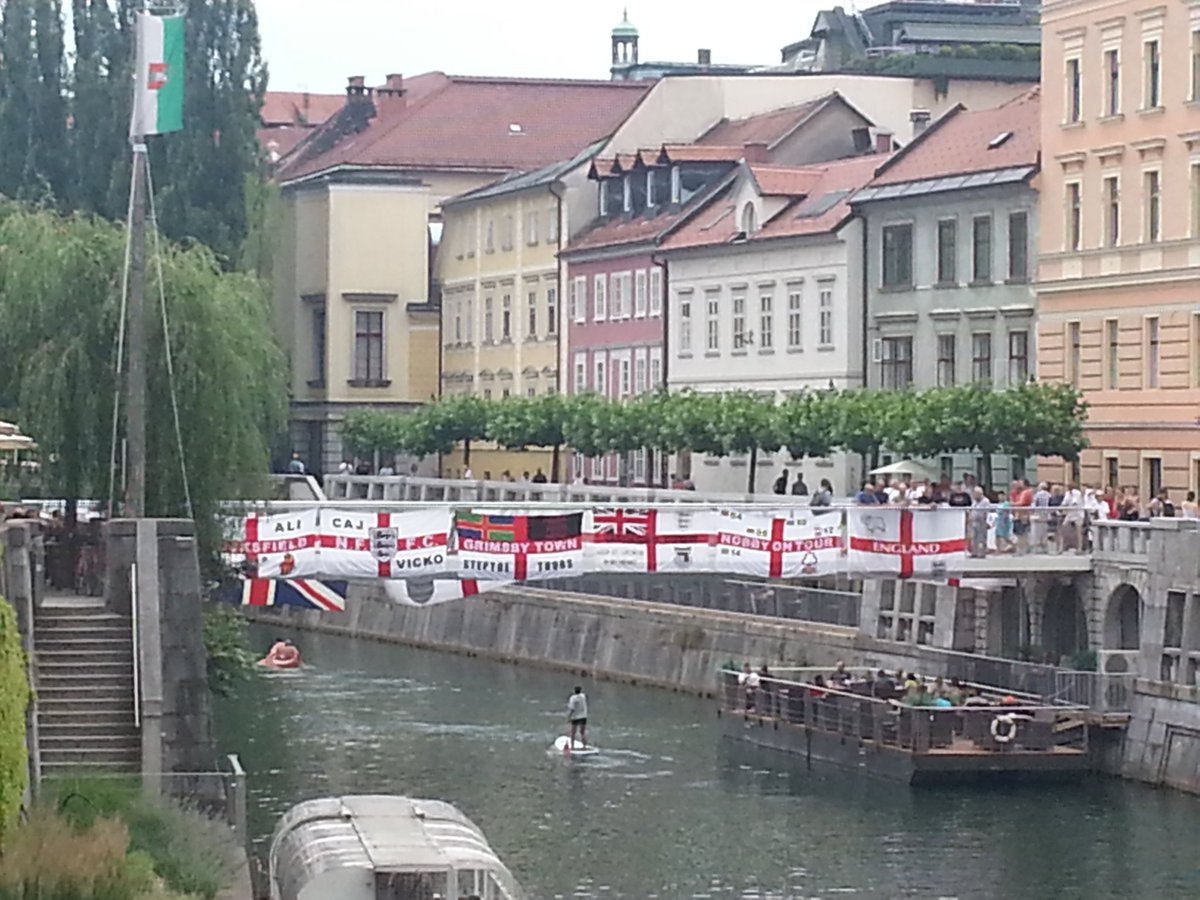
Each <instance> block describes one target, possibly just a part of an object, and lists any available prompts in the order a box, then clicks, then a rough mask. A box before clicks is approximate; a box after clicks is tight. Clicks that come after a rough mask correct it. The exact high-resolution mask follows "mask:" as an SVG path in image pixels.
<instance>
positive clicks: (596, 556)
mask: <svg viewBox="0 0 1200 900" xmlns="http://www.w3.org/2000/svg"><path fill="white" fill-rule="evenodd" d="M713 524H714V518H713V512H712V510H708V509H703V508H698V509H686V510H684V511H683V512H675V511H673V510H655V509H636V508H624V509H622V508H613V509H609V508H603V507H601V508H598V509H594V510H592V511H591V512H590V513H588V514H587V516H586V518H585V529H584V531H585V534H584V568H585V569H586V570H587V571H588V572H662V571H666V572H707V571H712V562H713V554H712V548H713V545H714V543H715V541H716V533H715V531H714V528H713Z"/></svg>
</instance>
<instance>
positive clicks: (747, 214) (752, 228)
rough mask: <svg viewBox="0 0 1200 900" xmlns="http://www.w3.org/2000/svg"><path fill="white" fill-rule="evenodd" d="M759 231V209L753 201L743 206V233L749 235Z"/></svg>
mask: <svg viewBox="0 0 1200 900" xmlns="http://www.w3.org/2000/svg"><path fill="white" fill-rule="evenodd" d="M756 231H758V211H757V210H756V209H755V208H754V204H753V203H747V204H746V205H745V206H743V207H742V233H743V234H745V235H747V236H749V235H752V234H754V232H756Z"/></svg>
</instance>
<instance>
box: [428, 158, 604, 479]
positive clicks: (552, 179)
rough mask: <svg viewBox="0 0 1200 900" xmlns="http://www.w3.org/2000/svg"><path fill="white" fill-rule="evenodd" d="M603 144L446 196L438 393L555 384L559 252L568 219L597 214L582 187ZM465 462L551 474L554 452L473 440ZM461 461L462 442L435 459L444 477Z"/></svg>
mask: <svg viewBox="0 0 1200 900" xmlns="http://www.w3.org/2000/svg"><path fill="white" fill-rule="evenodd" d="M601 144H602V142H598V143H596V144H593V145H592V146H590V147H588V148H587V149H585V150H584V151H583V152H582V153H580V154H578V155H577V156H575V157H574V158H572V159H570V160H568V161H566V162H561V163H555V164H551V165H549V166H545V167H543V168H541V169H536V170H534V171H532V172H528V173H525V174H522V175H518V176H514V177H512V178H507V179H504V180H502V181H500V182H498V183H496V184H493V185H489V186H488V187H485V188H481V189H479V190H476V191H471V192H468V193H466V194H463V195H461V196H459V197H455V198H453V199H452V200H448V201H446V202H445V203H443V205H442V214H443V218H444V228H443V233H442V243H441V246H440V248H439V252H438V258H437V273H436V278H437V281H438V284H439V285H440V287H441V291H442V394H443V395H453V394H474V395H476V396H479V397H483V398H484V399H488V400H502V399H504V398H506V397H536V396H539V395H541V394H550V393H556V392H557V391H558V390H559V371H558V360H559V354H560V336H561V334H562V319H561V316H562V304H561V302H560V298H561V297H562V290H561V279H560V272H559V262H558V252H559V250H560V249H562V247H563V246H564V245H565V243H566V238H567V236H569V235H570V234H571V223H572V222H575V223H579V224H585V223H587V222H588V221H590V220H591V219H592V217H593V216H595V214H596V209H595V204H596V202H597V201H596V199H595V191H594V190H592V191H589V190H583V189H582V188H583V187H584V185H585V184H586V183H587V171H588V167H589V166H590V164H591V160H592V158H593V157H594V156H595V154H596V152H597V151H598V150H599V148H600V146H601ZM470 468H471V470H472V471H473V474H474V475H475V476H476V477H478V478H488V477H491V478H494V479H496V480H501V479H502V478H503V477H504V475H505V473H508V474H510V475H511V477H512V478H514V479H520V478H521V477H522V476H523V475H524V474H526V473H528V474H529V475H534V474H536V473H537V471H538V469H541V470H542V472H543V473H544V474H545V475H547V476H548V477H549V476H550V475H551V474H552V472H551V451H550V450H540V449H530V450H521V451H505V450H501V449H498V448H495V447H490V446H482V447H472V450H471V461H470ZM466 469H467V465H466V463H465V461H464V459H463V453H462V450H461V449H460V450H458V451H456V452H455V453H453V454H449V455H447V456H445V457H443V459H442V473H443V475H445V476H446V477H459V476H461V475H462V474H463V472H465V471H466Z"/></svg>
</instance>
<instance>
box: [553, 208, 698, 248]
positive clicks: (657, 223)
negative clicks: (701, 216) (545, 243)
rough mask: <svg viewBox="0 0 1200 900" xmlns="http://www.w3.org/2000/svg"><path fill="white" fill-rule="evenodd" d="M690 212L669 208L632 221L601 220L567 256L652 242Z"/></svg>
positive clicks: (574, 241) (577, 238)
mask: <svg viewBox="0 0 1200 900" xmlns="http://www.w3.org/2000/svg"><path fill="white" fill-rule="evenodd" d="M688 212H690V210H689V209H688V208H687V207H683V208H679V207H666V208H665V209H664V210H663V211H662V212H660V213H659V214H658V215H656V216H647V215H644V214H643V215H638V216H634V217H633V218H630V219H625V218H623V217H619V216H618V217H616V218H613V219H598V220H596V221H595V222H594V223H592V227H591V228H589V229H586V230H585V231H583V232H582V233H581V234H578V235H576V236H575V237H574V238H573V239H572V240H571V244H570V246H568V247H567V249H566V250H565V251H564V252H565V253H568V254H570V253H575V252H577V251H581V250H595V249H597V248H599V247H619V246H622V245H624V244H638V243H642V242H643V241H652V240H655V239H657V238H658V237H659V236H660V235H661V234H663V233H664V232H665V231H667V230H668V229H669V228H671V227H672V226H673V225H675V224H676V223H677V222H678V221H679V220H680V219H681V218H682V217H683V216H684V215H686V214H687V213H688Z"/></svg>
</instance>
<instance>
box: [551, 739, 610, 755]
mask: <svg viewBox="0 0 1200 900" xmlns="http://www.w3.org/2000/svg"><path fill="white" fill-rule="evenodd" d="M554 749H555V750H557V751H558V752H559V753H561V754H562V755H563V756H595V755H596V754H597V753H599V752H600V751H599V750H598V749H597V748H596V746H595V745H594V744H585V743H583V742H582V741H579V740H576V741H572V740H571V739H570V738H569V737H567V736H566V735H565V734H564V735H560V736H559V737H558V738H556V739H555V741H554Z"/></svg>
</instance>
